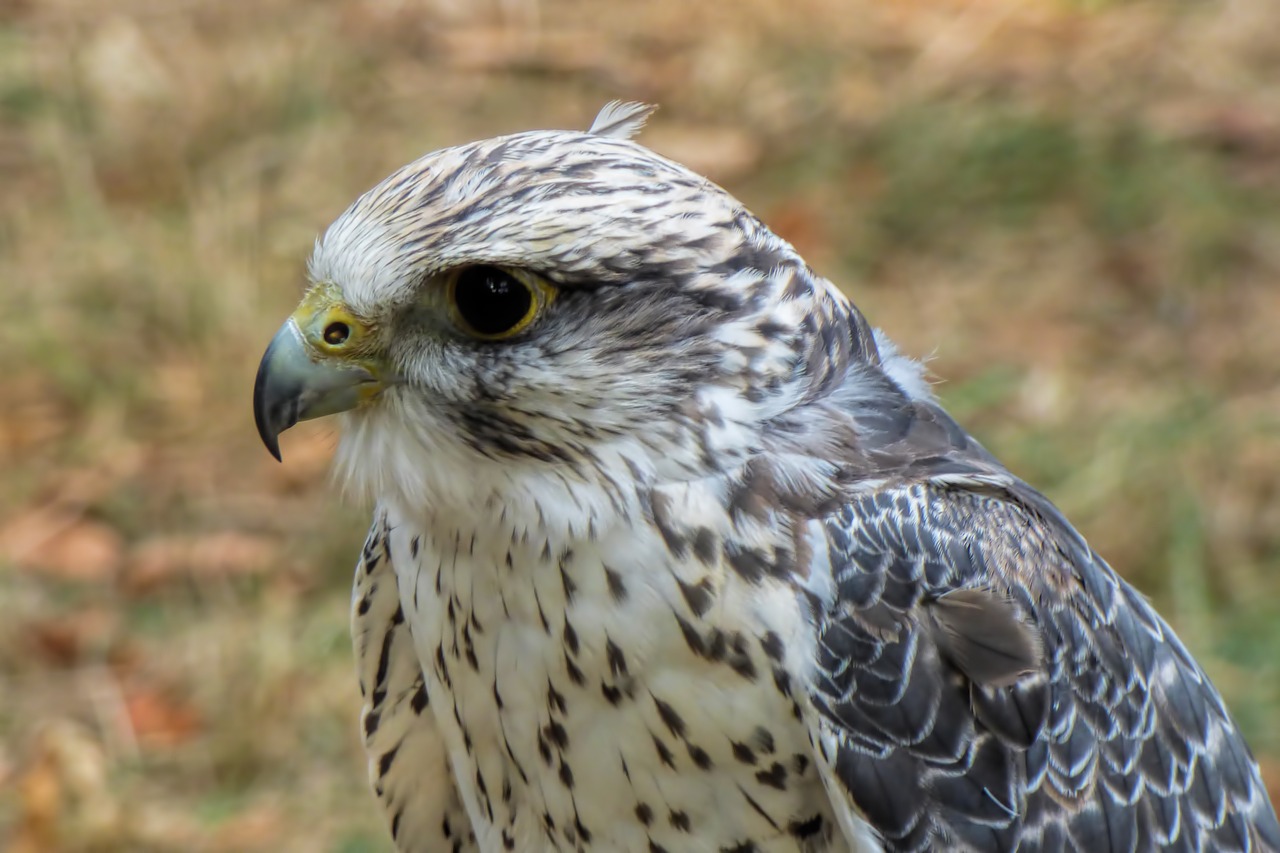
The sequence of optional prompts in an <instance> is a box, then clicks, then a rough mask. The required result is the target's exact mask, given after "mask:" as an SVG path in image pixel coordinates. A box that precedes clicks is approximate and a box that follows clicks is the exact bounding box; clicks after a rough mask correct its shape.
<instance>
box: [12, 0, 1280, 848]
mask: <svg viewBox="0 0 1280 853" xmlns="http://www.w3.org/2000/svg"><path fill="white" fill-rule="evenodd" d="M108 9H109V11H108ZM1276 32H1280V5H1278V4H1275V3H1274V2H1271V0H1239V2H1235V3H1231V4H1189V3H1188V4H1179V3H1167V2H1154V0H1151V2H1144V0H1123V2H1121V0H1089V2H1084V0H1057V2H1052V1H1051V2H1027V0H965V2H961V0H912V2H906V3H890V2H881V1H880V0H797V2H790V3H779V2H776V0H745V2H738V3H733V4H729V3H709V4H685V3H677V2H674V0H643V2H637V3H630V4H617V5H614V6H611V7H610V9H609V11H608V13H607V14H605V13H603V12H602V11H601V10H600V9H599V8H598V7H596V6H588V5H586V4H583V3H582V2H580V0H545V2H540V0H515V2H501V3H498V2H492V3H490V2H481V3H476V4H463V3H449V2H443V0H437V1H436V2H409V3H388V2H384V0H333V2H328V3H305V2H303V0H262V2H259V3H255V4H248V3H231V4H224V3H214V2H211V0H188V2H183V3H158V2H153V1H152V2H148V0H122V2H116V3H112V4H111V5H110V6H109V7H107V6H105V5H103V4H98V3H93V2H91V0H0V186H3V187H4V188H5V189H4V192H3V193H0V316H3V317H4V318H5V320H6V324H5V332H4V335H3V340H4V344H5V352H6V356H7V359H8V363H9V364H11V365H17V368H18V369H16V370H13V369H11V370H8V371H4V372H3V374H2V375H0V394H2V399H3V400H4V401H5V404H4V406H3V407H0V465H2V466H3V470H4V485H5V488H4V489H3V490H0V695H2V696H4V697H5V698H4V701H3V702H0V837H7V839H8V849H11V850H17V851H43V850H57V849H62V850H75V851H88V850H192V849H201V850H213V851H218V850H227V851H231V850H236V851H239V850H307V851H311V850H332V851H343V853H356V852H357V851H366V850H380V849H385V843H384V836H383V830H382V828H381V826H380V819H379V817H378V815H377V814H376V812H375V809H374V807H373V804H372V800H371V798H369V797H368V795H367V794H366V793H365V790H364V788H365V785H364V770H363V757H362V756H361V754H360V750H359V743H358V738H357V732H356V727H355V715H356V709H357V705H358V699H357V695H356V689H355V684H354V679H353V677H352V665H351V660H350V657H351V655H350V649H349V640H348V638H347V636H346V620H347V607H348V603H349V593H348V587H347V584H348V581H349V574H348V573H349V571H350V567H351V565H352V564H353V562H354V557H355V554H356V551H357V548H358V545H359V542H360V538H361V536H362V532H363V525H364V518H365V516H366V513H367V508H365V507H352V506H344V505H343V504H342V502H341V501H340V498H339V496H338V495H337V494H335V491H334V489H332V488H331V487H330V486H329V484H328V483H327V481H326V478H325V470H326V466H327V460H328V457H329V454H330V452H331V448H332V444H333V436H332V434H331V433H330V432H329V427H327V426H326V425H324V424H323V423H322V424H319V425H309V426H306V427H300V428H299V429H298V430H297V431H295V432H291V433H290V434H289V436H288V437H286V447H285V451H286V459H287V460H288V461H287V463H286V465H284V466H277V465H276V464H275V463H274V462H273V461H271V460H270V459H269V458H268V457H267V455H266V454H265V453H264V452H263V451H262V449H261V448H260V447H259V446H257V439H256V436H255V434H254V431H253V427H252V423H251V416H250V411H249V402H248V397H249V390H250V386H251V384H252V380H253V372H254V368H255V366H256V362H257V359H258V356H259V354H260V352H261V349H262V347H263V346H264V344H265V342H266V341H267V340H268V338H269V336H270V334H271V333H272V331H273V330H274V329H275V327H276V326H277V325H278V323H279V321H280V319H281V318H282V317H283V316H284V315H285V314H286V313H287V312H288V310H289V309H290V307H291V306H292V304H293V302H294V301H295V299H296V297H297V294H298V292H299V289H300V287H301V284H302V280H303V269H304V262H305V258H306V255H307V253H308V251H309V250H310V246H311V242H312V240H313V239H314V236H315V234H316V233H317V232H318V231H319V230H320V229H322V228H323V227H324V225H325V224H326V223H327V222H328V221H330V220H331V219H332V218H333V217H334V216H336V215H337V214H338V213H339V212H340V211H341V210H342V209H343V208H344V207H345V205H346V204H347V203H349V202H350V200H351V199H353V198H354V197H355V196H356V194H358V193H359V192H360V191H362V190H363V189H365V188H367V187H368V186H370V185H371V184H372V183H373V182H375V181H376V180H378V179H379V178H381V177H382V176H383V175H385V174H387V173H388V172H390V171H391V170H392V169H393V168H395V167H397V166H399V165H401V164H402V163H404V162H406V161H408V160H409V159H411V158H413V157H415V156H417V155H419V154H421V153H422V152H424V151H426V150H429V149H431V148H434V147H438V146H441V145H447V144H452V143H456V142H462V141H465V140H468V139H472V138H477V137H480V136H487V135H492V134H495V133H501V132H509V131H514V130H521V129H526V128H530V127H548V126H562V127H580V126H585V125H586V124H587V123H588V122H589V121H590V120H591V118H592V116H593V115H594V114H595V111H596V110H597V109H598V107H599V106H600V105H601V104H602V103H603V102H605V101H607V100H609V99H611V98H615V97H622V98H633V99H643V100H650V101H655V102H658V103H660V104H661V105H662V111H661V112H660V113H659V114H658V115H657V117H656V118H655V120H654V121H653V122H652V123H651V126H650V127H649V128H648V129H647V131H646V133H645V135H644V137H643V141H645V142H646V143H648V144H650V145H651V146H653V147H654V148H655V149H657V150H659V151H661V152H663V153H666V154H668V155H670V156H672V157H674V158H675V159H678V160H681V161H683V162H685V163H687V164H688V165H690V166H691V167H692V168H694V169H697V170H699V171H702V172H704V173H707V174H709V175H710V176H711V177H712V178H714V179H716V180H718V181H720V182H721V183H723V184H725V185H726V186H727V187H729V188H730V189H731V190H732V191H733V192H734V193H735V194H737V195H738V196H739V197H741V198H743V199H744V200H745V201H746V202H747V203H748V204H749V205H750V206H751V207H752V208H754V209H755V210H756V211H757V212H758V213H760V214H761V215H762V216H763V217H764V218H765V219H766V220H767V221H768V222H769V223H771V224H772V225H773V226H774V227H775V228H776V229H777V230H778V231H779V233H781V234H783V235H784V236H786V237H787V238H788V239H790V240H792V241H793V242H794V243H795V244H796V245H797V246H798V247H799V249H800V250H801V251H802V252H803V253H804V254H805V256H806V257H807V258H808V259H809V260H810V261H811V262H812V263H813V264H814V265H815V266H816V267H817V268H818V269H819V270H820V271H822V272H823V273H825V274H827V275H828V276H830V277H831V278H832V279H833V280H835V281H837V282H839V283H840V284H841V285H842V286H844V287H845V288H846V289H847V291H848V293H849V294H850V295H851V296H852V297H853V298H854V299H855V300H856V301H857V302H858V303H859V304H860V305H861V307H862V308H863V309H864V311H865V312H866V313H867V314H868V316H869V317H870V318H871V319H872V321H873V322H875V323H876V324H877V325H880V326H883V327H884V328H885V329H886V330H887V331H888V332H889V333H890V334H891V335H893V336H894V337H895V338H896V339H897V340H899V341H900V342H901V343H902V344H903V346H904V347H905V348H906V349H907V350H908V351H909V352H912V353H914V354H918V355H921V356H927V357H930V358H931V361H930V366H931V368H932V370H933V372H934V373H935V374H936V376H937V378H938V379H939V380H941V384H940V385H939V391H940V393H941V395H942V396H943V398H944V400H945V402H946V403H947V405H948V406H949V407H950V408H951V409H952V410H953V411H954V412H955V413H956V414H957V416H958V417H960V419H961V420H962V421H963V422H964V423H965V424H966V425H968V426H969V427H970V428H971V429H972V430H973V431H974V432H975V433H976V434H977V435H978V436H979V437H980V438H981V439H982V440H983V441H984V442H985V443H986V444H987V445H988V446H989V447H990V448H991V449H992V450H993V451H995V452H996V453H997V454H998V455H999V456H1001V458H1003V459H1004V460H1005V461H1006V462H1007V463H1008V464H1009V465H1010V467H1012V468H1013V470H1014V471H1015V472H1017V473H1019V474H1020V475H1022V476H1023V477H1024V478H1026V479H1028V480H1029V481H1031V482H1032V483H1033V484H1035V485H1037V486H1038V487H1040V488H1042V489H1043V490H1044V491H1046V493H1047V494H1049V496H1050V497H1051V498H1053V499H1054V500H1055V501H1056V502H1057V503H1058V504H1059V505H1060V506H1062V507H1063V509H1064V510H1065V511H1066V512H1067V514H1068V515H1069V516H1070V517H1071V518H1072V520H1073V521H1074V522H1075V523H1076V524H1077V525H1078V526H1079V527H1080V528H1081V530H1082V531H1083V532H1084V533H1085V535H1086V536H1088V537H1089V539H1090V541H1091V542H1092V543H1093V544H1094V546H1095V547H1096V548H1097V549H1098V550H1099V551H1100V552H1102V553H1103V554H1104V555H1106V556H1107V557H1108V559H1109V560H1111V562H1112V563H1113V564H1114V565H1115V566H1116V567H1117V569H1118V570H1119V571H1120V572H1121V573H1122V574H1124V575H1125V576H1126V577H1128V578H1130V579H1131V580H1132V581H1133V582H1135V583H1136V584H1137V585H1138V586H1139V587H1140V588H1142V589H1143V590H1144V591H1145V592H1146V593H1147V594H1149V595H1151V596H1152V597H1153V598H1154V599H1155V601H1156V603H1157V605H1158V606H1159V607H1160V609H1161V610H1162V612H1163V613H1165V614H1166V616H1167V617H1168V618H1169V619H1170V620H1171V622H1172V623H1173V624H1174V625H1175V627H1176V628H1177V629H1178V631H1179V632H1180V634H1181V635H1182V636H1183V637H1184V639H1185V641H1186V642H1187V643H1188V645H1189V646H1191V648H1192V649H1193V650H1194V652H1195V653H1196V654H1197V656H1198V657H1199V658H1200V660H1201V661H1202V662H1203V663H1204V664H1205V666H1206V668H1207V669H1208V670H1209V671H1210V673H1211V675H1212V676H1213V678H1214V679H1215V681H1216V683H1217V684H1218V685H1219V687H1220V688H1221V689H1222V691H1223V692H1224V694H1225V695H1226V696H1227V698H1228V701H1229V703H1230V704H1231V705H1232V707H1233V708H1234V709H1235V711H1236V713H1237V716H1238V719H1239V721H1240V723H1241V725H1242V726H1243V727H1244V729H1245V730H1246V732H1247V733H1248V735H1249V737H1250V739H1251V742H1252V743H1253V744H1254V745H1255V748H1256V749H1257V751H1258V752H1259V755H1260V758H1261V759H1262V761H1263V763H1264V768H1265V770H1266V772H1267V774H1268V777H1269V778H1270V779H1271V780H1272V781H1273V783H1274V782H1275V781H1276V780H1277V779H1280V774H1278V773H1277V772H1276V771H1277V768H1278V767H1280V763H1277V762H1280V726H1277V725H1276V724H1275V723H1276V720H1277V719H1278V718H1280V716H1278V715H1280V664H1277V661H1280V605H1277V604H1276V602H1277V601H1280V596H1278V595H1277V593H1280V440H1277V439H1280V373H1278V372H1277V365H1280V335H1277V334H1276V333H1275V328H1276V326H1277V324H1278V323H1280V286H1277V284H1278V280H1280V230H1278V228H1277V225H1278V223H1280V216H1278V214H1280V119H1277V117H1278V116H1280V89H1277V87H1275V85H1274V81H1275V80H1276V79H1278V75H1280V42H1277V41H1276V40H1275V38H1274V35H1273V34H1274V33H1276Z"/></svg>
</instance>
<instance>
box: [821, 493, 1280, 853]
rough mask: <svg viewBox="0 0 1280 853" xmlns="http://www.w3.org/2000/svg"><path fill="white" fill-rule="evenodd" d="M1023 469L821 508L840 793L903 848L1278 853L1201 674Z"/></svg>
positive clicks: (1261, 797) (825, 667)
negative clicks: (830, 511)
mask: <svg viewBox="0 0 1280 853" xmlns="http://www.w3.org/2000/svg"><path fill="white" fill-rule="evenodd" d="M1008 481H1009V484H1010V485H1009V488H1007V489H998V488H990V487H988V486H987V485H983V486H982V487H981V488H965V487H964V485H962V484H958V483H957V482H956V481H955V480H954V479H950V478H949V481H948V482H947V483H944V484H939V483H936V482H929V481H927V480H926V481H917V482H903V483H901V484H900V485H896V486H888V487H885V488H883V489H881V490H880V491H876V492H870V493H863V494H860V495H856V496H855V497H854V498H853V499H852V500H851V501H850V502H849V503H848V504H847V505H846V506H844V507H843V508H841V509H840V510H839V511H837V512H836V513H835V514H834V515H832V516H830V517H829V518H828V519H827V520H826V522H825V534H826V541H827V546H828V557H829V560H830V565H831V567H832V575H833V581H834V585H835V596H834V600H833V601H831V602H829V603H827V604H826V605H825V606H824V605H819V609H820V610H821V611H822V612H821V613H820V615H819V619H818V622H819V647H818V650H817V657H818V660H817V675H816V677H815V679H814V685H813V690H812V694H811V695H812V699H813V702H814V705H815V707H816V708H817V711H818V714H817V722H816V724H815V725H816V727H817V729H818V731H817V732H815V741H822V739H823V738H825V742H827V743H831V742H834V743H835V744H836V747H835V750H834V754H833V755H827V756H826V760H827V762H828V767H829V770H830V772H832V773H833V775H834V776H835V778H836V780H837V782H838V784H833V785H832V786H830V787H831V788H832V789H838V790H840V791H841V792H842V793H843V794H844V795H846V796H847V797H848V800H849V802H850V804H851V805H852V806H853V807H854V808H855V809H856V810H857V812H858V813H860V814H862V815H864V816H865V817H866V818H867V819H868V820H869V821H870V822H871V823H872V824H873V825H874V826H875V827H876V829H877V831H878V832H879V833H880V834H881V837H882V839H883V841H884V843H885V845H886V849H888V850H892V851H925V850H930V849H948V850H974V851H978V850H981V851H991V850H1015V849H1016V850H1019V851H1042V850H1044V851H1047V850H1088V851H1096V853H1108V851H1145V850H1152V849H1178V850H1190V851H1209V850H1213V851H1275V850H1280V826H1278V825H1277V822H1276V817H1275V813H1274V811H1273V810H1272V807H1271V805H1270V803H1269V802H1268V799H1267V795H1266V792H1265V789H1264V788H1263V785H1262V780H1261V777H1260V775H1259V772H1258V768H1257V765H1256V763H1255V762H1254V761H1253V758H1252V756H1251V755H1250V753H1249V751H1248V748H1247V747H1246V746H1245V744H1244V741H1243V739H1242V738H1241V736H1240V734H1239V733H1238V731H1237V730H1236V728H1235V726H1234V724H1233V723H1232V721H1231V719H1230V716H1229V715H1228V713H1227V710H1226V708H1225V706H1224V705H1223V702H1222V700H1221V698H1220V697H1219V696H1218V694H1217V693H1216V692H1215V690H1214V689H1213V687H1212V686H1211V685H1210V684H1209V682H1208V679H1207V678H1206V677H1205V675H1204V673H1203V672H1202V671H1201V670H1200V668H1199V667H1198V666H1197V665H1196V664H1195V662H1194V661H1193V660H1192V658H1191V656H1190V655H1189V654H1188V653H1187V651H1186V650H1185V649H1184V648H1183V646H1182V645H1181V643H1180V642H1179V641H1178V639H1177V637H1176V636H1174V634H1173V632H1172V631H1171V630H1170V629H1169V627H1168V626H1167V625H1165V623H1164V622H1163V621H1161V619H1160V617H1159V616H1157V615H1156V613H1155V612H1154V611H1153V610H1152V609H1151V607H1150V606H1149V605H1148V604H1147V603H1146V601H1144V600H1143V599H1142V597H1141V596H1140V595H1139V594H1138V593H1136V592H1135V591H1134V590H1133V589H1132V588H1131V587H1129V586H1128V585H1127V584H1125V583H1124V582H1123V581H1121V580H1120V579H1119V578H1118V577H1117V576H1116V575H1115V573H1114V572H1113V571H1112V570H1111V568H1110V567H1109V566H1107V564H1106V563H1105V562H1103V560H1102V559H1101V558H1100V557H1099V556H1098V555H1097V554H1096V553H1094V552H1093V551H1092V550H1091V549H1090V548H1089V547H1088V545H1087V544H1085V542H1084V540H1083V539H1082V538H1081V537H1080V536H1079V534H1078V533H1076V532H1075V531H1074V530H1073V529H1072V528H1071V527H1070V526H1069V525H1068V524H1067V522H1066V521H1065V520H1064V519H1063V518H1062V517H1061V515H1060V514H1058V512H1057V511H1056V510H1055V509H1054V508H1053V507H1052V506H1051V505H1050V504H1049V503H1048V502H1047V501H1046V500H1045V499H1044V498H1043V497H1042V496H1040V495H1039V494H1037V493H1035V492H1033V491H1032V490H1031V489H1030V488H1028V487H1026V486H1025V485H1023V484H1021V483H1020V482H1019V481H1017V480H1014V479H1013V478H1008ZM828 751H829V750H828ZM820 757H821V756H820Z"/></svg>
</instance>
